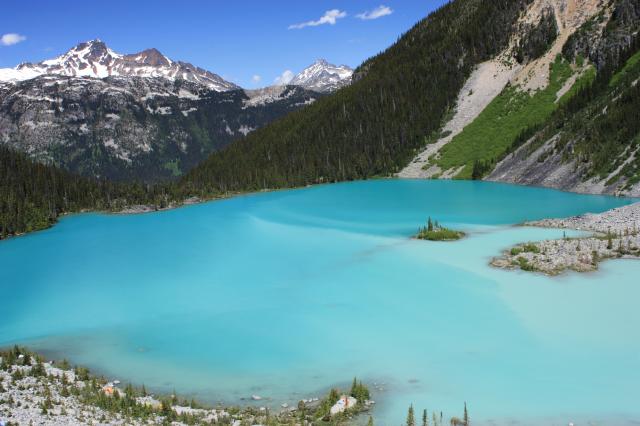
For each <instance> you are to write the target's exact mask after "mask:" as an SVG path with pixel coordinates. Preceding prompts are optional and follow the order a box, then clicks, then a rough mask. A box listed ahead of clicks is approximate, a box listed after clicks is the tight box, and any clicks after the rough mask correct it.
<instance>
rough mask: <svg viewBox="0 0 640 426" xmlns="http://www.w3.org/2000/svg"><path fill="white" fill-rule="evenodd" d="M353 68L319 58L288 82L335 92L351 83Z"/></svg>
mask: <svg viewBox="0 0 640 426" xmlns="http://www.w3.org/2000/svg"><path fill="white" fill-rule="evenodd" d="M352 75H353V69H351V68H349V67H348V66H346V65H340V66H336V65H333V64H330V63H328V62H327V61H326V60H324V59H318V60H317V61H316V62H314V63H313V64H312V65H310V66H308V67H307V68H305V69H304V70H302V71H301V72H300V73H298V74H296V75H295V77H293V79H292V80H291V81H290V82H289V83H288V84H290V85H293V86H302V87H304V88H305V89H309V90H313V91H316V92H323V93H326V92H333V91H335V90H338V89H339V88H341V87H343V86H346V85H348V84H349V83H351V76H352Z"/></svg>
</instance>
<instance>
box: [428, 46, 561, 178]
mask: <svg viewBox="0 0 640 426" xmlns="http://www.w3.org/2000/svg"><path fill="white" fill-rule="evenodd" d="M572 72H573V71H572V69H571V67H570V65H569V63H568V62H567V61H565V60H564V59H563V58H562V57H560V56H558V57H557V58H556V60H555V62H554V63H553V64H552V65H551V70H550V78H549V80H550V81H549V85H548V86H547V87H546V88H544V89H543V90H539V91H536V92H535V93H533V94H529V93H526V92H523V91H521V90H519V88H517V87H513V86H509V87H507V88H505V89H504V90H503V91H502V93H500V94H499V95H498V96H496V98H495V99H494V100H493V101H492V102H491V103H490V104H489V105H488V106H487V107H486V108H485V109H484V110H483V111H482V112H481V113H480V115H479V116H478V117H477V118H476V119H475V120H474V121H473V122H472V123H471V124H469V125H468V126H467V127H465V128H464V130H463V131H462V132H461V133H460V134H459V135H457V136H456V137H454V138H453V140H452V141H451V142H450V143H449V144H447V145H445V146H444V147H443V149H442V150H441V151H440V155H441V156H440V158H439V160H438V161H437V164H438V166H440V168H442V169H443V170H447V169H450V168H459V167H461V166H464V169H462V171H461V172H460V173H459V174H458V175H457V177H458V178H463V179H469V178H471V177H472V172H473V165H474V163H475V162H477V161H478V162H484V163H495V162H496V160H497V159H498V158H499V157H500V155H501V154H502V153H503V152H504V151H505V150H506V149H507V148H508V147H509V146H510V145H511V144H512V143H513V141H514V140H515V139H516V138H517V137H518V135H520V134H521V133H522V132H523V131H524V130H525V129H527V128H529V127H533V126H536V125H539V124H541V123H543V122H544V121H545V120H546V119H547V118H549V116H550V115H551V114H552V113H553V111H554V110H555V109H556V108H557V107H558V103H557V102H556V99H557V93H558V91H559V90H560V89H561V88H562V86H563V84H564V83H565V82H566V81H567V79H568V78H569V77H571V74H572Z"/></svg>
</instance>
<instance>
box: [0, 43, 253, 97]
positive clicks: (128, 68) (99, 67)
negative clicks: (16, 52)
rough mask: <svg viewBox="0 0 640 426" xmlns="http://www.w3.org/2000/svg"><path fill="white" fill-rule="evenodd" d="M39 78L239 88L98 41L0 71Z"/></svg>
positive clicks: (4, 76)
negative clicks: (153, 80) (138, 80)
mask: <svg viewBox="0 0 640 426" xmlns="http://www.w3.org/2000/svg"><path fill="white" fill-rule="evenodd" d="M40 75H61V76H67V77H81V76H85V77H92V78H106V77H116V76H124V77H162V78H166V79H171V80H175V79H177V78H179V79H182V80H186V81H190V82H194V83H199V84H202V85H205V86H207V87H209V88H210V89H212V90H215V91H218V92H223V91H227V90H237V89H240V87H239V86H238V85H236V84H234V83H231V82H229V81H226V80H224V79H223V78H222V77H220V76H219V75H217V74H214V73H212V72H210V71H207V70H205V69H202V68H200V67H197V66H194V65H192V64H190V63H188V62H182V61H173V60H171V59H169V58H168V57H166V56H164V55H163V54H162V53H160V51H158V50H157V49H155V48H150V49H145V50H143V51H141V52H138V53H133V54H126V55H123V54H120V53H117V52H115V51H113V50H112V49H110V48H109V47H108V46H107V45H106V44H105V43H104V42H103V41H102V40H100V39H94V40H90V41H87V42H82V43H79V44H78V45H76V46H74V47H72V48H71V49H69V50H68V51H67V52H66V53H63V54H62V55H60V56H57V57H55V58H53V59H47V60H44V61H41V62H38V63H35V64H33V63H28V62H27V63H22V64H20V65H18V66H16V67H15V68H4V69H0V80H4V81H24V80H28V79H31V78H34V77H37V76H40Z"/></svg>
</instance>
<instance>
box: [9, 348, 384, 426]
mask: <svg viewBox="0 0 640 426" xmlns="http://www.w3.org/2000/svg"><path fill="white" fill-rule="evenodd" d="M251 399H252V400H253V401H255V402H258V401H260V400H262V397H260V396H258V395H252V396H251ZM374 404H375V401H372V400H370V393H369V389H368V387H367V386H366V385H365V384H363V383H362V382H361V381H358V380H357V379H356V378H354V379H353V383H352V385H351V388H350V390H349V391H348V392H343V391H341V390H339V389H337V388H332V389H331V390H330V392H329V393H328V395H326V396H325V397H323V398H309V399H302V400H300V401H299V402H298V403H297V405H296V406H289V405H288V404H282V405H281V406H280V409H278V410H273V409H270V408H269V407H268V406H266V405H265V406H260V407H255V406H245V407H239V406H231V405H229V406H221V405H218V406H216V407H210V406H207V405H205V404H200V403H199V402H197V401H195V400H194V399H191V400H187V399H184V398H180V397H178V395H176V394H175V391H174V393H173V394H171V395H153V394H151V393H149V392H147V390H146V389H145V387H144V385H142V386H141V387H134V386H133V385H131V384H126V385H124V384H121V383H120V381H118V380H112V381H107V380H106V379H105V378H104V377H101V376H100V377H99V376H96V375H93V374H91V373H90V371H89V370H88V369H86V368H83V367H77V366H76V367H72V366H71V365H70V364H69V363H68V362H67V361H66V360H62V361H48V362H45V360H44V358H43V357H42V356H40V355H39V354H37V353H34V352H31V351H29V350H28V349H26V348H23V347H18V346H14V347H13V348H11V349H6V350H2V351H0V422H5V423H3V424H6V425H7V426H9V425H23V424H42V425H53V424H65V425H84V424H98V423H99V424H104V423H107V424H114V425H143V424H145V425H146V424H163V425H164V424H171V425H210V424H216V425H218V424H219V425H234V426H244V425H253V424H261V425H265V426H277V425H291V424H300V425H311V424H327V425H333V424H347V423H350V422H352V421H354V420H355V419H356V418H358V417H359V416H361V415H364V413H366V412H368V411H370V410H371V408H372V407H373V406H374ZM368 424H373V418H372V417H371V416H369V423H368Z"/></svg>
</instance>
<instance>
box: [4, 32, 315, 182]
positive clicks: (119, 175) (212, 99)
mask: <svg viewBox="0 0 640 426" xmlns="http://www.w3.org/2000/svg"><path fill="white" fill-rule="evenodd" d="M11 71H12V74H11V75H13V76H14V77H15V76H18V77H19V78H18V77H16V78H13V79H12V80H11V81H7V82H4V83H0V144H3V145H5V146H9V147H11V148H13V149H16V150H18V151H22V152H25V153H27V154H29V155H30V156H31V157H32V158H34V159H36V160H39V161H41V162H43V163H48V164H54V165H57V166H61V167H63V168H65V169H67V170H69V171H72V172H75V173H79V174H81V175H84V176H92V177H100V178H109V179H115V180H126V179H141V180H144V181H157V180H163V179H171V178H174V177H176V176H180V175H182V174H183V173H185V172H186V171H187V170H189V169H190V168H191V167H193V166H195V165H196V164H197V163H199V162H200V161H201V160H203V159H204V158H206V157H207V156H208V155H209V154H210V153H211V152H213V151H215V150H217V149H220V148H222V147H224V146H226V145H227V144H229V143H230V142H231V141H233V140H234V139H237V138H240V137H243V136H246V135H247V134H248V133H249V132H251V131H253V130H255V129H257V128H259V127H262V126H264V125H265V124H267V123H269V122H271V121H273V120H275V119H276V118H278V117H281V116H283V115H285V114H287V113H288V112H291V111H293V110H296V109H298V108H301V107H303V106H306V105H308V104H310V103H313V102H314V101H315V100H316V99H318V98H319V97H320V96H321V95H320V94H318V93H315V92H312V91H309V90H306V89H304V88H302V87H298V86H282V87H278V88H274V89H273V90H269V91H267V92H268V94H265V93H259V92H256V91H247V92H245V91H244V90H242V89H240V88H238V87H237V86H235V85H234V84H232V83H229V82H226V81H224V80H222V79H221V78H220V77H218V76H217V75H215V74H213V73H211V72H209V71H205V70H202V69H200V68H197V67H194V66H193V65H191V64H186V63H183V62H175V61H172V60H170V59H168V58H166V57H165V56H163V55H162V54H160V53H159V52H158V51H157V50H155V49H149V50H145V51H144V52H140V53H138V54H134V55H120V54H117V53H115V52H113V51H112V50H111V49H109V48H108V47H106V45H105V44H104V43H102V42H100V41H95V40H94V41H91V42H87V43H81V44H79V45H78V46H76V47H74V48H73V49H71V50H70V51H69V52H67V53H66V54H64V55H61V56H60V57H58V58H56V59H54V60H50V61H44V62H41V63H39V64H22V65H19V66H18V67H17V68H16V69H15V70H11ZM6 75H7V73H5V77H6ZM34 76H35V77H34Z"/></svg>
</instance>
